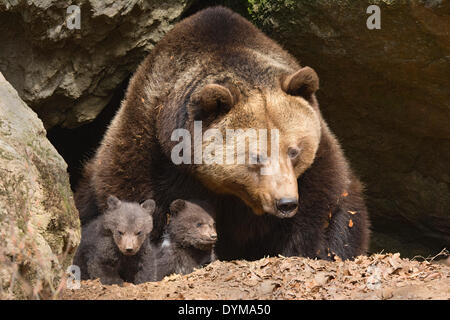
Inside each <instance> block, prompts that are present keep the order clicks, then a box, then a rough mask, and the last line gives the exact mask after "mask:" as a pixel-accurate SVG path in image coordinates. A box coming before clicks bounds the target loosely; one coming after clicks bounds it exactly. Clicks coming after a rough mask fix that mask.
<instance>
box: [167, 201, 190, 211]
mask: <svg viewBox="0 0 450 320" xmlns="http://www.w3.org/2000/svg"><path fill="white" fill-rule="evenodd" d="M185 207H186V201H184V200H183V199H177V200H174V201H172V203H171V204H170V208H169V209H170V213H171V214H173V215H176V214H177V213H178V212H180V211H181V210H183V209H184V208H185Z"/></svg>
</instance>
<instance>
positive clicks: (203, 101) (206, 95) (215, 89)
mask: <svg viewBox="0 0 450 320" xmlns="http://www.w3.org/2000/svg"><path fill="white" fill-rule="evenodd" d="M236 100H237V99H236V97H235V96H233V94H232V93H231V91H230V89H228V88H227V87H225V86H222V85H220V84H215V83H211V84H207V85H205V86H204V87H203V88H202V89H201V90H200V91H199V93H198V94H197V95H196V96H195V97H194V101H195V103H196V104H197V105H198V106H199V107H200V108H201V111H202V112H204V113H206V114H210V113H212V112H214V111H216V110H219V111H220V110H225V111H228V110H230V109H231V107H232V106H234V104H235V103H236Z"/></svg>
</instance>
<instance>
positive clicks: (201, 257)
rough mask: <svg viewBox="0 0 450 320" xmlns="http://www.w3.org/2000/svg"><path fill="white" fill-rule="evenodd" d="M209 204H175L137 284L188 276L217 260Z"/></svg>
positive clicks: (215, 236)
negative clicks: (166, 277)
mask: <svg viewBox="0 0 450 320" xmlns="http://www.w3.org/2000/svg"><path fill="white" fill-rule="evenodd" d="M211 213H212V211H211V208H210V207H209V206H208V204H206V203H204V202H198V201H195V202H193V201H186V200H181V199H178V200H175V201H173V202H172V204H171V205H170V222H169V224H168V225H167V228H166V232H165V234H164V237H163V239H164V240H163V242H162V244H161V245H160V246H159V247H158V248H155V247H154V248H153V250H152V251H151V253H150V254H149V255H146V257H145V258H144V259H145V262H144V263H143V265H142V268H141V270H140V271H139V272H138V273H137V275H136V281H135V283H142V282H148V281H159V280H161V279H162V278H164V277H165V276H167V275H170V274H172V273H180V274H187V273H191V272H192V271H193V270H194V268H196V267H201V266H203V265H205V264H208V263H210V262H212V261H213V260H215V255H214V244H215V243H216V240H217V233H216V228H215V222H214V219H213V217H212V215H211Z"/></svg>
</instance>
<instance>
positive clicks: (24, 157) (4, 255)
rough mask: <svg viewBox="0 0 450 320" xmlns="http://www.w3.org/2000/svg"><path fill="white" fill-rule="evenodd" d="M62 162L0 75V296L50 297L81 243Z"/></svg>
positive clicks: (76, 216) (39, 122)
mask: <svg viewBox="0 0 450 320" xmlns="http://www.w3.org/2000/svg"><path fill="white" fill-rule="evenodd" d="M66 169H67V165H66V163H65V162H64V160H63V159H62V158H61V156H60V155H59V154H58V153H57V152H56V150H55V149H54V148H53V146H52V145H51V144H50V142H49V141H48V140H47V138H46V132H45V129H44V126H43V125H42V122H41V120H39V119H38V117H37V115H36V114H35V113H34V112H33V111H32V110H31V109H30V108H28V107H27V106H26V104H25V103H24V102H23V101H22V100H21V99H20V97H19V96H18V94H17V91H16V90H15V89H14V88H13V87H12V86H11V85H10V84H9V83H8V82H7V81H6V80H5V78H4V77H3V75H2V74H1V73H0V266H1V267H0V299H4V298H37V297H40V298H42V297H49V296H52V295H53V294H55V293H56V292H57V288H58V286H59V284H60V281H61V279H62V277H63V275H64V273H65V271H66V268H67V267H68V266H69V265H71V263H72V262H71V261H72V257H73V255H74V252H75V249H76V247H77V246H78V244H79V242H80V223H79V218H78V212H77V210H76V208H75V204H74V201H73V196H72V192H71V190H70V185H69V179H68V175H67V172H66Z"/></svg>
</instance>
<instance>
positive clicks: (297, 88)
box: [281, 67, 319, 100]
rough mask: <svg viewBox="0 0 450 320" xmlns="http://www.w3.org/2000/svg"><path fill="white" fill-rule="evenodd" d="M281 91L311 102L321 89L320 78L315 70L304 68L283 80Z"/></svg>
mask: <svg viewBox="0 0 450 320" xmlns="http://www.w3.org/2000/svg"><path fill="white" fill-rule="evenodd" d="M281 89H283V91H284V92H286V93H287V94H290V95H293V96H299V97H302V98H305V99H306V100H309V99H311V96H312V95H313V94H314V93H315V92H316V91H317V90H318V89H319V77H318V76H317V73H316V72H315V71H314V69H312V68H310V67H304V68H301V69H300V70H298V71H297V72H295V73H293V74H291V75H288V76H285V77H284V78H282V79H281Z"/></svg>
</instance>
